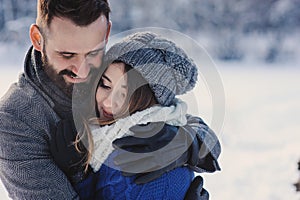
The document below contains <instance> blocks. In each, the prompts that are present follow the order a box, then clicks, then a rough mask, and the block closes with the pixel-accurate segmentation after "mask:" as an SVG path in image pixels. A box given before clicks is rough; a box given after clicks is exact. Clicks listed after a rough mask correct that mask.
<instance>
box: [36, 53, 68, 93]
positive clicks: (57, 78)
mask: <svg viewBox="0 0 300 200" xmlns="http://www.w3.org/2000/svg"><path fill="white" fill-rule="evenodd" d="M44 49H45V48H44ZM42 62H43V69H44V71H45V73H46V74H47V75H48V77H49V78H50V79H51V80H52V81H53V83H54V84H55V85H56V86H58V87H59V89H60V90H61V91H62V92H63V93H64V94H66V95H67V96H68V97H70V98H71V97H72V92H73V86H74V84H72V83H66V81H65V79H64V77H63V75H64V74H66V73H68V72H67V71H68V70H62V71H60V72H58V73H57V72H56V71H55V69H54V66H53V65H51V64H50V63H49V60H48V57H47V54H46V52H45V50H43V55H42Z"/></svg>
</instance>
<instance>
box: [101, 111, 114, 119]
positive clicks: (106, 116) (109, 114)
mask: <svg viewBox="0 0 300 200" xmlns="http://www.w3.org/2000/svg"><path fill="white" fill-rule="evenodd" d="M102 114H103V117H105V118H108V119H112V118H113V117H114V116H113V114H111V113H108V112H106V111H105V110H104V109H102Z"/></svg>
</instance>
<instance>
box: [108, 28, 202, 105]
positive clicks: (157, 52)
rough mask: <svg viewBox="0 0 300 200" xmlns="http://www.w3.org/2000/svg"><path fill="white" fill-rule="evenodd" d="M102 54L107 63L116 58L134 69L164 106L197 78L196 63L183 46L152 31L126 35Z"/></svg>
mask: <svg viewBox="0 0 300 200" xmlns="http://www.w3.org/2000/svg"><path fill="white" fill-rule="evenodd" d="M105 58H106V59H105V60H106V62H108V63H109V62H110V61H114V60H119V61H122V62H124V63H126V64H128V65H130V66H132V67H133V68H134V69H135V70H137V71H138V72H139V73H140V74H141V75H142V76H143V77H144V79H145V80H146V81H147V82H148V83H149V85H150V87H151V89H152V91H153V92H154V95H155V97H156V99H157V101H158V102H159V103H160V104H161V105H164V106H168V105H170V104H172V103H173V100H174V98H175V95H181V94H185V93H186V92H188V91H190V90H192V89H193V87H194V86H195V84H196V81H197V75H198V72H197V66H196V65H195V63H194V62H193V60H192V59H191V58H189V57H188V56H187V55H186V53H185V52H184V50H183V49H181V48H180V47H178V46H177V45H176V44H175V43H174V42H172V41H170V40H167V39H166V38H163V37H160V36H158V35H156V34H154V33H152V32H138V33H135V34H132V35H129V36H128V37H126V38H124V39H123V40H122V41H121V42H119V43H116V44H114V45H113V46H112V47H111V48H110V49H109V50H108V52H107V53H106V57H105Z"/></svg>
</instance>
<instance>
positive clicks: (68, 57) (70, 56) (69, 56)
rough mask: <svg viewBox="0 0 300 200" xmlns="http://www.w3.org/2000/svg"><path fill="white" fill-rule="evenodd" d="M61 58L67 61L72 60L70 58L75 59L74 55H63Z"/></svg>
mask: <svg viewBox="0 0 300 200" xmlns="http://www.w3.org/2000/svg"><path fill="white" fill-rule="evenodd" d="M61 56H62V57H63V58H65V59H70V58H73V57H74V55H73V54H61Z"/></svg>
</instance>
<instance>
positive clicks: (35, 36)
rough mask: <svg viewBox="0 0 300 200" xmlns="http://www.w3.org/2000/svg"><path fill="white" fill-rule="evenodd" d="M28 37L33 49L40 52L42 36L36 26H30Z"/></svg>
mask: <svg viewBox="0 0 300 200" xmlns="http://www.w3.org/2000/svg"><path fill="white" fill-rule="evenodd" d="M29 36H30V40H31V43H32V45H33V47H34V48H35V49H36V50H37V51H42V42H43V36H42V34H41V32H40V30H39V27H38V26H37V25H36V24H32V25H31V26H30V30H29Z"/></svg>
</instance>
